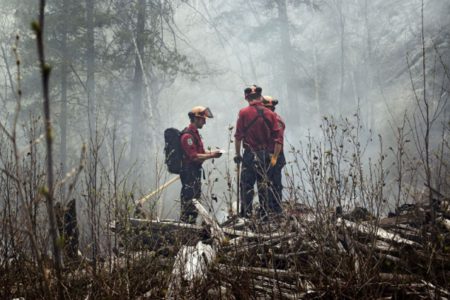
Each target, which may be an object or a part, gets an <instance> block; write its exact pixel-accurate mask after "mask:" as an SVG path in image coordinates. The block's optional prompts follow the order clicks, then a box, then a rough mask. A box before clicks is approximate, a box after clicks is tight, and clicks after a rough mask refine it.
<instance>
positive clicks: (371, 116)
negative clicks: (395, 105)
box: [364, 0, 375, 129]
mask: <svg viewBox="0 0 450 300" xmlns="http://www.w3.org/2000/svg"><path fill="white" fill-rule="evenodd" d="M364 25H365V27H366V47H367V58H366V63H365V67H366V71H365V74H366V78H367V80H366V82H367V86H366V88H365V89H364V90H367V91H371V90H372V88H373V75H372V74H373V73H374V72H373V70H372V68H373V63H372V33H371V30H370V22H369V1H368V0H365V1H364ZM365 94H367V93H365ZM364 100H365V102H366V103H367V104H366V106H367V120H368V126H369V129H373V128H374V126H375V112H374V101H370V99H368V98H367V95H366V96H365V97H364Z"/></svg>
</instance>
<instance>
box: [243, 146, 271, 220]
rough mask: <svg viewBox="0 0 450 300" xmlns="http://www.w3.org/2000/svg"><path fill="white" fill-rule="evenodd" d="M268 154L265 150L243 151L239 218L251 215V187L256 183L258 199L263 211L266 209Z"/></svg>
mask: <svg viewBox="0 0 450 300" xmlns="http://www.w3.org/2000/svg"><path fill="white" fill-rule="evenodd" d="M269 165H270V154H269V152H267V151H265V150H261V151H258V152H251V151H248V150H245V151H244V155H243V157H242V170H241V216H243V217H249V216H250V215H251V214H252V201H253V196H254V194H255V191H254V188H253V186H254V185H255V183H257V187H258V197H259V202H260V205H261V208H262V209H263V211H264V210H265V209H267V208H268V201H269V193H270V185H271V179H270V178H269V175H270V172H269Z"/></svg>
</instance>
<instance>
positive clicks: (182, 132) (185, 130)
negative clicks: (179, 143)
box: [180, 127, 198, 146]
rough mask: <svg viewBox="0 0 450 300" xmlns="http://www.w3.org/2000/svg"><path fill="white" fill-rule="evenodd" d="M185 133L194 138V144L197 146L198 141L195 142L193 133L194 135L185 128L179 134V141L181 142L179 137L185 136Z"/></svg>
mask: <svg viewBox="0 0 450 300" xmlns="http://www.w3.org/2000/svg"><path fill="white" fill-rule="evenodd" d="M186 133H187V134H189V135H191V136H192V137H193V138H194V143H195V145H197V146H198V140H197V138H196V137H195V133H194V132H193V131H192V130H189V129H188V128H187V127H186V128H185V129H183V130H182V131H181V134H180V140H181V136H182V135H183V134H186Z"/></svg>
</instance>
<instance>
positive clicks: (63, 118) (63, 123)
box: [59, 0, 69, 199]
mask: <svg viewBox="0 0 450 300" xmlns="http://www.w3.org/2000/svg"><path fill="white" fill-rule="evenodd" d="M68 11H69V1H68V0H64V1H63V7H62V15H63V17H64V20H66V19H67V16H68ZM67 24H68V23H67V22H65V21H63V22H62V40H61V53H62V63H61V114H60V118H59V126H60V130H61V144H60V146H59V147H60V148H59V153H60V160H61V174H62V176H63V177H64V176H65V174H66V172H67V76H68V72H67V65H68V64H69V52H68V49H67V30H68V29H67V26H68V25H67ZM61 195H62V198H61V199H65V195H66V186H65V184H64V183H63V184H62V185H61Z"/></svg>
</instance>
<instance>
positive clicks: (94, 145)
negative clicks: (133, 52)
mask: <svg viewBox="0 0 450 300" xmlns="http://www.w3.org/2000/svg"><path fill="white" fill-rule="evenodd" d="M94 1H95V0H86V93H87V100H88V107H87V109H88V111H87V115H88V120H87V121H88V132H87V134H88V145H89V148H88V149H89V154H88V162H87V172H88V174H87V176H88V177H87V178H88V181H87V185H88V215H89V222H90V231H91V239H92V241H91V242H92V259H93V262H94V263H93V265H94V272H96V271H97V256H98V252H99V245H98V242H99V239H100V232H99V231H100V228H99V219H100V211H99V207H98V203H97V192H96V191H97V167H98V151H99V147H100V145H98V140H97V122H96V121H97V104H96V95H95V40H94V9H95V6H94V5H95V3H94Z"/></svg>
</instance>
